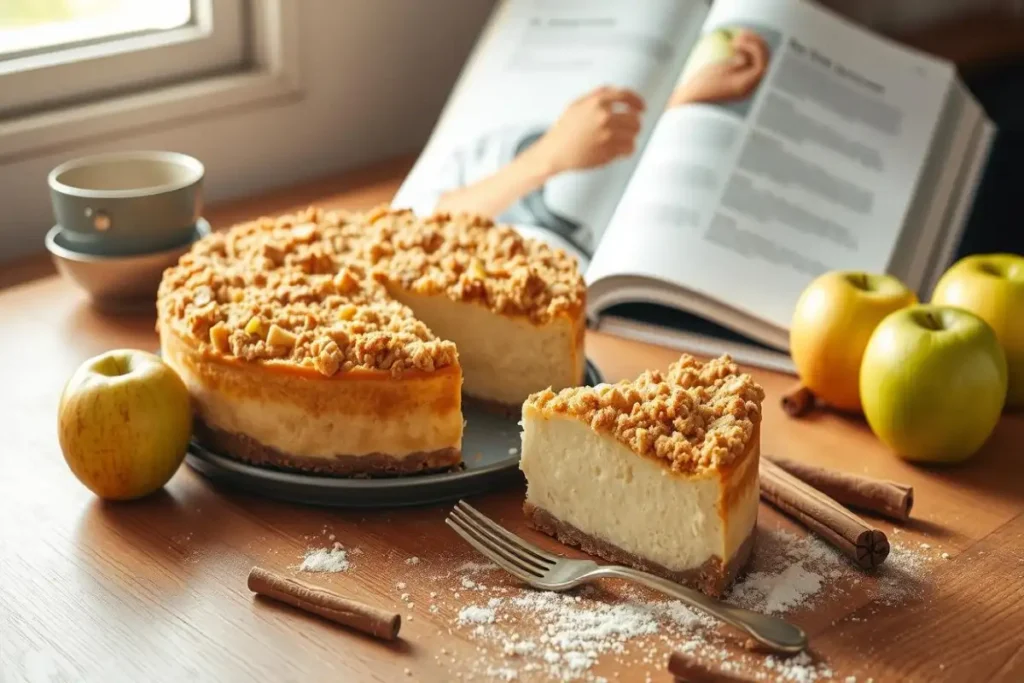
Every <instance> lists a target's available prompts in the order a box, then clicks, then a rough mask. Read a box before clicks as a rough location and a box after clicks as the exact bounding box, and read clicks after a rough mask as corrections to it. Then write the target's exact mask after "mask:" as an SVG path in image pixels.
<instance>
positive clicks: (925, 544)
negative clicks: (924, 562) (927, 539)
mask: <svg viewBox="0 0 1024 683" xmlns="http://www.w3.org/2000/svg"><path fill="white" fill-rule="evenodd" d="M921 547H922V548H924V549H925V550H928V549H929V548H931V546H930V545H929V544H927V543H922V544H921Z"/></svg>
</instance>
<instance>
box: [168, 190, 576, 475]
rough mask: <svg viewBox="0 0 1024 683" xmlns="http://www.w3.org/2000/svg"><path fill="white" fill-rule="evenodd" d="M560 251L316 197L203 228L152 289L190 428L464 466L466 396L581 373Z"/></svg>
mask: <svg viewBox="0 0 1024 683" xmlns="http://www.w3.org/2000/svg"><path fill="white" fill-rule="evenodd" d="M584 296H585V289H584V284H583V281H582V278H581V277H580V275H579V273H578V271H577V268H576V264H575V262H574V261H573V259H572V258H571V257H570V256H568V255H567V254H565V253H563V252H561V251H557V250H553V249H551V248H549V247H547V246H546V245H544V244H541V243H539V242H535V241H532V240H528V239H525V238H523V237H521V236H519V235H518V234H517V233H516V232H514V231H513V230H512V229H511V228H507V227H501V226H496V225H494V224H493V223H492V222H490V221H488V220H485V219H481V218H478V217H471V216H451V215H447V214H438V215H435V216H433V217H430V218H427V219H418V218H416V217H415V216H414V215H413V214H412V213H411V212H409V211H396V210H391V209H376V210H374V211H371V212H369V213H366V214H355V213H344V212H325V211H322V210H318V209H309V210H307V211H305V212H303V213H300V214H297V215H293V216H285V217H281V218H278V219H268V218H264V219H260V220H258V221H253V222H250V223H245V224H242V225H239V226H236V227H234V228H231V229H230V230H228V231H227V232H224V233H216V234H213V235H210V236H209V237H206V238H204V239H203V240H200V241H199V242H198V243H197V244H196V245H195V246H194V247H193V248H192V250H191V251H190V252H189V253H188V254H186V255H185V256H183V257H182V259H181V260H180V262H179V263H178V265H176V266H175V267H173V268H170V269H168V270H167V272H166V273H165V274H164V278H163V281H162V283H161V287H160V291H159V294H158V297H157V308H158V322H157V330H158V331H159V333H160V340H161V349H162V352H163V355H164V358H165V359H166V361H167V362H168V363H169V364H170V365H171V366H172V367H173V368H174V369H175V370H176V371H177V372H178V373H179V374H180V375H181V377H182V379H183V380H184V381H185V383H186V385H187V386H188V387H189V390H190V392H191V394H192V397H193V401H194V404H195V408H196V413H197V431H198V432H199V433H200V435H201V436H202V437H203V438H204V440H205V441H206V442H207V443H209V444H211V445H212V446H213V447H215V448H216V449H217V450H219V451H220V452H223V453H226V454H229V455H232V456H234V457H238V458H241V459H244V460H248V461H251V462H255V463H259V464H268V465H273V466H279V467H288V468H299V469H303V470H308V471H318V472H328V473H333V474H341V475H360V476H375V475H378V476H383V475H393V474H408V473H415V472H422V471H431V470H437V469H443V468H448V467H452V466H454V465H456V464H458V463H459V462H460V461H461V454H460V446H461V440H462V427H463V418H462V410H461V405H462V392H463V390H464V391H465V393H466V395H467V397H469V398H473V399H479V400H482V401H486V402H487V403H489V404H494V405H497V406H499V407H501V408H502V409H504V410H509V409H512V408H514V409H515V410H516V411H518V409H519V406H520V405H521V403H522V401H523V400H524V399H525V398H526V397H527V396H528V395H529V394H530V393H531V392H533V391H537V390H538V389H541V388H543V387H546V386H554V387H556V388H561V387H567V386H573V385H576V384H579V383H580V381H581V379H582V375H583V363H584V356H583V332H584V317H583V316H584V314H583V305H584Z"/></svg>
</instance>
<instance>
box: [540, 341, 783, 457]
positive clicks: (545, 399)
mask: <svg viewBox="0 0 1024 683" xmlns="http://www.w3.org/2000/svg"><path fill="white" fill-rule="evenodd" d="M763 400H764V390H763V389H762V388H761V387H760V386H759V385H758V384H757V383H755V382H754V380H753V379H751V377H750V375H747V374H741V373H740V370H739V367H737V365H736V364H735V363H734V362H733V360H732V359H731V358H730V357H729V356H722V357H721V358H717V359H715V360H712V361H709V362H707V363H701V362H700V361H698V360H696V359H695V358H693V357H692V356H689V355H686V354H684V355H683V356H682V357H681V358H680V359H679V360H678V361H677V362H675V363H673V364H672V365H671V366H669V369H668V372H667V373H662V372H659V371H656V370H648V371H647V372H645V373H644V374H642V375H640V377H638V378H637V379H635V380H632V381H630V380H624V381H622V382H618V383H617V384H601V385H598V386H595V387H575V388H570V389H563V390H562V391H560V392H558V393H555V392H553V391H551V390H550V389H547V390H545V391H542V392H539V393H536V394H533V395H532V396H530V397H529V398H528V399H527V400H526V403H525V404H524V407H526V406H529V407H531V408H533V409H535V410H537V411H539V412H540V413H541V414H542V415H544V416H551V415H566V416H569V417H574V418H576V419H578V420H581V421H583V422H586V423H587V424H589V425H590V426H591V428H593V429H594V430H596V431H599V432H603V433H605V434H610V435H611V436H613V437H615V438H616V439H617V440H619V441H620V442H621V443H623V444H625V445H626V446H628V447H629V448H630V449H632V450H633V451H634V452H636V453H637V454H639V455H643V456H648V457H652V458H656V459H659V460H663V461H665V462H666V463H667V464H668V465H669V466H670V468H671V469H672V470H673V471H675V472H683V473H694V472H698V471H701V470H705V469H714V468H718V467H722V466H727V465H729V464H731V463H732V462H734V461H735V460H736V459H737V458H739V457H740V456H742V455H743V453H744V452H745V451H746V448H747V444H748V443H749V442H750V439H751V437H752V435H753V433H754V428H755V427H756V426H757V424H758V423H760V421H761V402H762V401H763Z"/></svg>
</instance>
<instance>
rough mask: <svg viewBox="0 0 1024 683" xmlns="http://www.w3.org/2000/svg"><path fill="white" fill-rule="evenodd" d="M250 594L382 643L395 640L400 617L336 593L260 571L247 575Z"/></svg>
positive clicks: (400, 624) (254, 570) (264, 570)
mask: <svg viewBox="0 0 1024 683" xmlns="http://www.w3.org/2000/svg"><path fill="white" fill-rule="evenodd" d="M249 590H251V591H252V592H253V593H257V594H258V595H263V596H266V597H268V598H273V599H274V600H279V601H281V602H283V603H286V604H289V605H291V606H292V607H298V608H299V609H301V610H304V611H306V612H310V613H312V614H316V615H318V616H321V617H323V618H324V619H330V620H331V621H334V622H337V623H339V624H343V625H345V626H349V627H351V628H354V629H356V630H358V631H362V632H363V633H368V634H370V635H371V636H376V637H377V638H382V639H383V640H394V639H395V638H397V637H398V630H399V629H400V628H401V626H402V617H401V615H398V614H395V613H393V612H387V611H385V610H382V609H378V608H377V607H373V606H371V605H365V604H363V603H361V602H356V601H355V600H349V599H348V598H345V597H342V596H340V595H338V594H337V593H334V592H332V591H329V590H327V589H326V588H320V587H318V586H313V585H311V584H308V583H305V582H303V581H299V580H297V579H293V578H290V577H286V576H280V575H278V574H275V573H273V572H270V571H267V570H266V569H263V568H261V567H253V568H252V569H251V570H250V571H249Z"/></svg>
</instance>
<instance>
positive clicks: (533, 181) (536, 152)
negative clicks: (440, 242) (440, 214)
mask: <svg viewBox="0 0 1024 683" xmlns="http://www.w3.org/2000/svg"><path fill="white" fill-rule="evenodd" d="M538 144H539V143H538ZM555 173H556V170H555V169H554V168H553V166H552V164H551V162H550V161H549V159H548V157H547V156H546V155H545V154H543V150H542V149H541V148H539V147H538V146H537V144H534V145H533V146H531V147H530V148H529V149H527V150H526V151H525V152H523V153H522V154H520V155H519V156H517V157H516V158H515V159H513V160H512V161H511V162H510V163H508V164H507V165H505V166H504V167H503V168H502V169H501V170H500V171H498V172H497V173H495V174H493V175H490V176H488V177H486V178H484V179H483V180H479V181H477V182H475V183H472V184H471V185H467V186H466V187H461V188H459V189H457V190H451V191H450V192H446V193H444V194H443V195H441V199H440V200H439V201H438V203H437V210H438V211H448V212H451V213H477V214H481V215H484V216H490V217H494V216H498V215H500V214H502V213H504V212H505V210H507V209H508V208H509V207H510V206H512V205H513V204H514V203H516V202H517V201H519V200H520V199H522V198H523V197H525V196H526V195H528V194H530V193H531V192H533V191H534V190H536V189H538V188H540V187H542V186H543V185H544V183H545V182H547V180H548V179H549V178H550V177H551V176H553V175H554V174H555Z"/></svg>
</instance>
